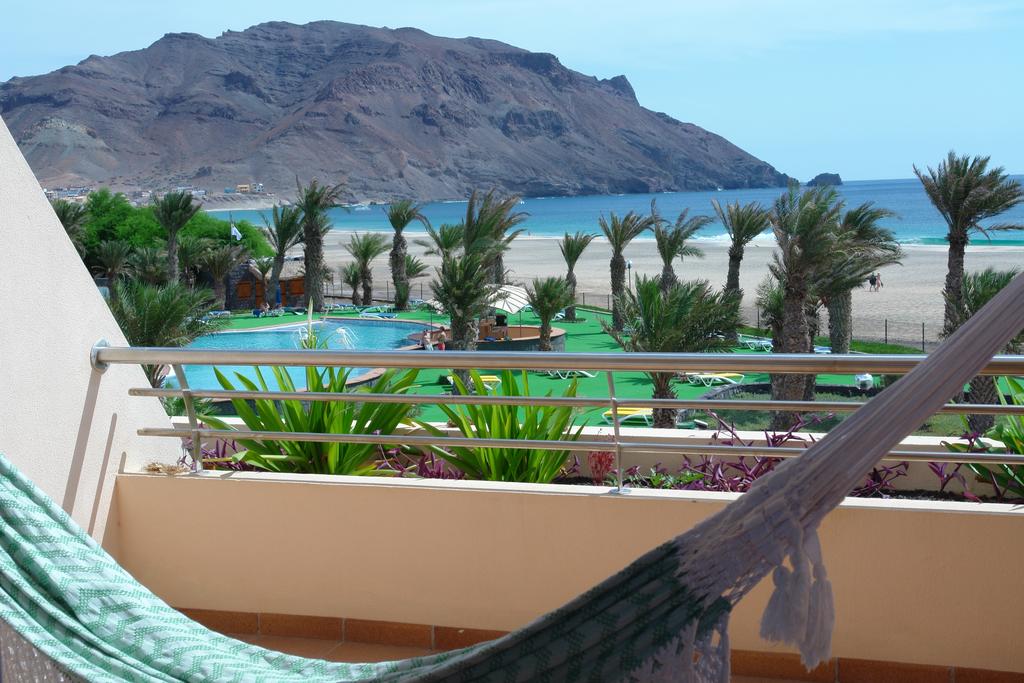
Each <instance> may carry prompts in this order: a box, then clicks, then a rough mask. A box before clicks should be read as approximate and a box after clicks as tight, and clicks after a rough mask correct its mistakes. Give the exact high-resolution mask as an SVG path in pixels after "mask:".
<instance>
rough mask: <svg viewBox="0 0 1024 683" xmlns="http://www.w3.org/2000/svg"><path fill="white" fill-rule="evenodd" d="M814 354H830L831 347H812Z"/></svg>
mask: <svg viewBox="0 0 1024 683" xmlns="http://www.w3.org/2000/svg"><path fill="white" fill-rule="evenodd" d="M814 352H815V353H832V347H831V346H815V347H814Z"/></svg>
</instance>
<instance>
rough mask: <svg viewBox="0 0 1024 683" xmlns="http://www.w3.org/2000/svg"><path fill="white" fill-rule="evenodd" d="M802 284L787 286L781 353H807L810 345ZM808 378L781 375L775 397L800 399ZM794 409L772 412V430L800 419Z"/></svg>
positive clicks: (805, 295) (804, 292) (773, 386)
mask: <svg viewBox="0 0 1024 683" xmlns="http://www.w3.org/2000/svg"><path fill="white" fill-rule="evenodd" d="M805 289H806V288H805V287H804V286H802V285H801V284H797V285H795V286H787V287H786V292H785V298H784V299H783V303H782V334H781V337H780V339H779V341H780V344H779V346H780V347H781V348H780V349H779V352H780V353H806V351H807V346H808V330H807V311H806V310H805V303H806V301H807V292H806V291H805ZM806 384H807V379H806V377H805V376H804V375H791V374H786V375H780V376H779V377H778V379H777V380H776V379H774V378H773V381H772V400H775V401H780V400H781V401H799V400H801V399H803V396H804V391H805V390H806ZM797 417H798V416H797V414H796V413H793V412H776V413H773V415H772V429H776V430H783V429H788V428H789V427H790V426H792V425H793V424H794V423H795V422H796V420H797Z"/></svg>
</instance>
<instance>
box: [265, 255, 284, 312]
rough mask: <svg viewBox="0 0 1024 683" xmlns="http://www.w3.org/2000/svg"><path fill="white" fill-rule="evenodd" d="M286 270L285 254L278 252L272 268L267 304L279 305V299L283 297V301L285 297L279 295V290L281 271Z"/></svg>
mask: <svg viewBox="0 0 1024 683" xmlns="http://www.w3.org/2000/svg"><path fill="white" fill-rule="evenodd" d="M282 270H284V254H278V255H276V256H274V267H273V268H271V269H270V285H269V286H268V287H267V305H268V306H270V307H271V308H273V307H274V306H276V305H277V301H278V299H279V298H281V300H282V303H283V301H284V299H283V297H279V295H278V294H279V292H278V290H279V289H280V287H281V271H282Z"/></svg>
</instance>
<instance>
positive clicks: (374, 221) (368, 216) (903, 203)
mask: <svg viewBox="0 0 1024 683" xmlns="http://www.w3.org/2000/svg"><path fill="white" fill-rule="evenodd" d="M1015 178H1016V179H1017V180H1021V181H1024V176H1015ZM838 189H839V192H840V194H842V196H843V198H844V199H845V200H846V203H847V205H848V206H855V205H858V204H861V203H862V202H868V201H871V202H875V204H876V205H878V206H881V207H885V208H887V209H891V210H892V211H895V212H896V213H897V214H898V216H899V217H898V218H895V219H892V220H889V221H887V226H888V227H889V228H890V229H891V230H892V231H893V232H894V233H895V234H896V237H897V239H898V240H899V241H901V242H903V243H907V244H945V233H946V230H945V227H944V223H943V221H942V218H941V217H940V216H939V214H938V212H937V211H936V210H935V208H934V207H933V206H932V205H931V203H930V202H929V201H928V197H927V196H926V195H925V193H924V190H923V189H922V187H921V183H920V182H919V181H918V180H917V179H916V178H913V179H900V180H857V181H849V182H846V183H844V184H843V185H842V186H840V187H839V188H838ZM781 192H782V189H780V188H768V189H756V190H721V191H718V192H665V193H661V194H627V195H592V196H583V197H528V198H525V199H523V201H522V203H521V205H520V207H519V208H520V210H521V211H524V212H526V213H528V214H529V218H527V220H526V222H525V223H524V224H523V227H524V228H525V229H526V230H527V231H528V233H529V234H530V235H532V236H535V237H560V236H561V235H562V233H564V232H567V231H568V232H575V231H577V230H582V231H585V232H592V233H597V232H599V229H598V224H597V219H598V218H599V217H600V216H601V215H602V214H604V215H607V214H609V213H612V212H614V213H616V214H619V215H622V214H625V213H627V212H628V211H639V212H646V211H649V210H650V204H651V200H652V199H657V201H658V208H659V210H660V212H661V214H662V215H663V216H666V217H668V218H674V217H675V216H676V215H677V214H678V213H679V212H680V211H682V210H683V209H687V208H688V209H689V210H690V214H691V215H695V214H698V213H706V214H709V215H713V213H714V212H713V210H712V208H711V200H712V199H717V200H718V201H719V202H721V203H722V204H725V203H727V202H732V201H737V200H738V201H739V202H741V203H744V204H745V203H747V202H751V201H757V202H761V203H762V204H764V205H766V206H770V205H771V203H772V202H773V201H774V200H775V198H776V197H778V196H779V194H781ZM465 205H466V203H465V202H464V201H448V202H431V203H429V204H426V206H425V209H424V213H425V214H426V215H427V217H428V218H429V219H430V222H431V223H432V224H434V225H439V224H441V223H457V222H459V221H460V220H461V219H462V217H463V216H464V214H465V210H466V206H465ZM216 213H217V214H218V215H220V216H222V217H226V215H227V214H228V213H229V212H226V211H218V212H216ZM262 213H263V212H261V211H231V212H230V214H231V216H232V217H233V218H234V219H235V220H248V221H251V222H253V223H254V224H256V225H261V224H262V217H261V214H262ZM330 217H331V221H332V222H333V226H334V227H335V228H336V229H340V230H381V231H388V232H390V230H391V228H390V226H389V225H388V222H387V219H386V217H385V216H384V209H383V207H381V206H372V205H371V206H358V207H354V208H351V209H350V210H344V209H333V210H332V211H331V213H330ZM993 222H994V221H993ZM998 222H1001V223H1007V222H1012V223H1018V224H1024V205H1022V206H1018V207H1016V208H1015V209H1013V210H1012V211H1009V212H1007V213H1005V214H1003V215H1002V216H1000V217H999V221H998ZM408 231H409V232H418V231H419V232H421V231H422V228H421V227H420V226H419V224H413V225H411V226H409V228H408ZM701 238H702V239H719V240H720V239H724V238H725V235H724V231H723V229H722V226H721V225H720V224H717V223H716V224H714V225H710V226H708V227H707V228H705V229H704V230H703V231H702V232H701ZM973 243H974V244H977V245H985V244H991V245H993V246H1024V232H1005V233H996V234H995V235H994V236H993V239H992V240H991V241H988V240H986V239H985V238H984V237H983V236H979V237H977V238H975V239H974V240H973Z"/></svg>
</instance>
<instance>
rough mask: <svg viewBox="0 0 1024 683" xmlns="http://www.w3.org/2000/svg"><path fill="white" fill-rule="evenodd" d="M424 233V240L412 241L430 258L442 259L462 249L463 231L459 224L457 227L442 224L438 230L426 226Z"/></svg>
mask: <svg viewBox="0 0 1024 683" xmlns="http://www.w3.org/2000/svg"><path fill="white" fill-rule="evenodd" d="M426 231H427V236H426V238H420V239H416V240H413V244H416V245H419V246H421V247H423V248H424V249H426V253H427V254H428V255H430V256H440V257H441V258H444V257H446V256H451V255H452V254H454V253H455V252H457V251H458V250H459V249H461V248H462V237H463V235H464V234H465V230H464V229H463V226H462V224H461V223H459V224H457V225H450V224H448V223H442V224H441V226H440V227H438V228H435V227H433V226H429V225H428V226H427V228H426Z"/></svg>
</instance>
